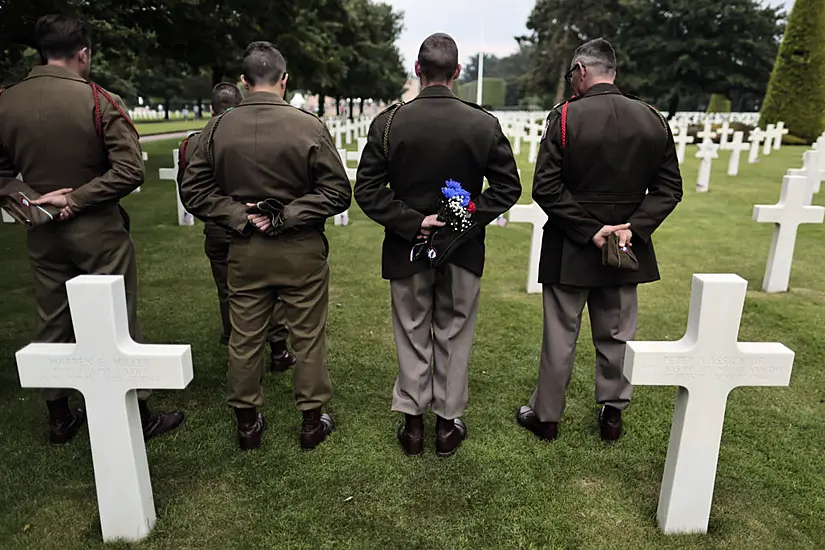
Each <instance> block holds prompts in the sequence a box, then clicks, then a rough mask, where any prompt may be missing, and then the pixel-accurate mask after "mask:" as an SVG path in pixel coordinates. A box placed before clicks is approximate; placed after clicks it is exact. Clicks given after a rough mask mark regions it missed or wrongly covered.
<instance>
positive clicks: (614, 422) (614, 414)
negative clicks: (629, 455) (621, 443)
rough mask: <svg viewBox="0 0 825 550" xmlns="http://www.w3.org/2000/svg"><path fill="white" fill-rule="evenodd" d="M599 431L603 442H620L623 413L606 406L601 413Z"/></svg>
mask: <svg viewBox="0 0 825 550" xmlns="http://www.w3.org/2000/svg"><path fill="white" fill-rule="evenodd" d="M599 430H600V432H601V436H602V441H611V442H612V441H618V440H619V438H620V437H622V411H620V410H619V409H617V408H616V407H611V406H610V405H605V406H604V407H602V409H601V410H600V411H599Z"/></svg>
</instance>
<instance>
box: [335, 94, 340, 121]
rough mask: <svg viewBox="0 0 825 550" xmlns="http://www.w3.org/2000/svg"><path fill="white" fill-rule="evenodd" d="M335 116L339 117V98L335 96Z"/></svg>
mask: <svg viewBox="0 0 825 550" xmlns="http://www.w3.org/2000/svg"><path fill="white" fill-rule="evenodd" d="M335 114H336V115H337V116H341V96H339V95H337V96H335Z"/></svg>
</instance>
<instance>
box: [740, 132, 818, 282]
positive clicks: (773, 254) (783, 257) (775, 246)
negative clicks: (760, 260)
mask: <svg viewBox="0 0 825 550" xmlns="http://www.w3.org/2000/svg"><path fill="white" fill-rule="evenodd" d="M803 162H804V168H802V169H801V170H788V173H787V175H786V176H785V177H784V179H783V181H782V193H781V196H780V198H779V202H778V203H777V204H775V205H757V206H755V207H754V209H753V219H754V220H755V221H756V222H758V223H772V224H774V234H773V240H772V241H771V248H770V253H769V254H768V263H767V266H766V268H765V277H764V279H763V281H762V289H763V290H764V291H765V292H786V291H787V290H788V284H789V282H790V276H791V266H792V264H793V254H794V248H795V247H796V236H797V231H798V230H799V226H800V225H801V224H821V223H822V222H823V220H825V208H823V207H821V206H812V203H813V198H814V195H815V194H816V193H818V192H819V190H820V187H821V184H822V182H823V181H825V134H823V136H822V137H820V138H819V141H818V142H817V144H816V145H815V146H814V149H812V150H810V151H807V152H806V153H805V154H804V156H803Z"/></svg>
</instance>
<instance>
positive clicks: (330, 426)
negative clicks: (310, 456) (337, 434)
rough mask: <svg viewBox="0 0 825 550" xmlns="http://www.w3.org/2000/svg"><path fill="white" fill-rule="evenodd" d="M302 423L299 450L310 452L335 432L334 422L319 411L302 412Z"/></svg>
mask: <svg viewBox="0 0 825 550" xmlns="http://www.w3.org/2000/svg"><path fill="white" fill-rule="evenodd" d="M303 414H304V422H303V424H302V425H301V449H303V450H305V451H311V450H312V449H314V448H315V447H317V446H318V445H320V444H321V443H323V442H324V440H326V438H327V437H329V434H331V433H332V432H333V431H334V430H335V422H334V421H333V420H332V417H331V416H330V415H328V414H326V413H324V414H321V409H320V408H318V409H312V410H311V411H304V413H303Z"/></svg>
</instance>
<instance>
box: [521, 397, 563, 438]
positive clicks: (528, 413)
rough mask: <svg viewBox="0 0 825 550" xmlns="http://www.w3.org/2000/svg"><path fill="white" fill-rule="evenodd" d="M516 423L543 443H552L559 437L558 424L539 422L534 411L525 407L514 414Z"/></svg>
mask: <svg viewBox="0 0 825 550" xmlns="http://www.w3.org/2000/svg"><path fill="white" fill-rule="evenodd" d="M516 422H518V423H519V425H520V426H521V427H522V428H526V429H528V430H530V431H531V432H533V434H534V435H535V436H536V437H538V438H539V439H543V440H544V441H553V440H555V439H556V438H557V437H558V436H559V424H558V422H541V421H540V420H539V417H538V415H537V414H536V411H534V410H533V409H532V408H531V407H528V406H526V405H525V406H523V407H520V408H519V410H518V412H517V413H516Z"/></svg>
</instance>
